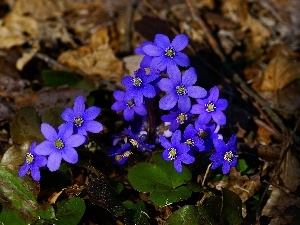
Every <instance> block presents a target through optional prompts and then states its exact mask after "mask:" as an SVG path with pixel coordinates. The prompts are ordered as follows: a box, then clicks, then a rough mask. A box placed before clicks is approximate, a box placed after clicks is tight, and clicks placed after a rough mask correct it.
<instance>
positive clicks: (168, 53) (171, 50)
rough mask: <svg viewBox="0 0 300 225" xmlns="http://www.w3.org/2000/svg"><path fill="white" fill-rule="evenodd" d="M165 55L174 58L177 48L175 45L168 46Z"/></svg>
mask: <svg viewBox="0 0 300 225" xmlns="http://www.w3.org/2000/svg"><path fill="white" fill-rule="evenodd" d="M165 55H166V56H168V57H170V58H174V56H175V55H176V52H175V49H174V48H173V47H168V48H166V50H165Z"/></svg>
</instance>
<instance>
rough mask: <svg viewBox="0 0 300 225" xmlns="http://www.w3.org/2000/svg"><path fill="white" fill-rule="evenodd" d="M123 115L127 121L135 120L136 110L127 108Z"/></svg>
mask: <svg viewBox="0 0 300 225" xmlns="http://www.w3.org/2000/svg"><path fill="white" fill-rule="evenodd" d="M123 115H124V119H125V120H126V121H130V120H132V119H133V116H134V110H133V109H131V108H126V109H125V110H124V112H123Z"/></svg>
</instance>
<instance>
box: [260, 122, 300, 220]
mask: <svg viewBox="0 0 300 225" xmlns="http://www.w3.org/2000/svg"><path fill="white" fill-rule="evenodd" d="M299 123H300V119H298V121H297V123H296V125H295V127H294V129H293V131H292V133H291V134H290V137H289V140H288V141H287V143H286V145H285V147H284V149H283V151H282V154H281V156H280V159H279V162H278V164H277V165H276V167H275V168H274V173H273V176H272V177H271V179H270V181H269V183H268V184H267V186H266V188H265V190H264V192H263V194H262V196H261V199H260V204H259V206H258V209H257V210H256V223H257V224H259V219H260V216H261V211H262V202H263V200H264V197H265V195H266V194H267V192H268V189H269V186H270V184H272V183H273V182H274V180H275V178H276V177H277V173H278V171H279V169H280V167H281V164H282V162H283V160H284V159H285V156H286V154H287V152H288V150H289V149H290V146H291V143H292V141H293V139H294V134H295V133H296V131H297V129H298V126H299Z"/></svg>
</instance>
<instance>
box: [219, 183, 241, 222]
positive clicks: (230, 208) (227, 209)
mask: <svg viewBox="0 0 300 225" xmlns="http://www.w3.org/2000/svg"><path fill="white" fill-rule="evenodd" d="M222 195H223V206H222V214H221V218H222V222H223V224H225V225H239V224H241V223H242V200H241V199H240V197H239V196H238V195H237V194H235V193H234V192H232V191H230V190H228V189H225V188H224V189H222Z"/></svg>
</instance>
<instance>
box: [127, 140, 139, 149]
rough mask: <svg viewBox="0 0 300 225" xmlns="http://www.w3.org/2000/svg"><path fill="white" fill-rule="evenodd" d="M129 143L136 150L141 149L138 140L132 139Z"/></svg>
mask: <svg viewBox="0 0 300 225" xmlns="http://www.w3.org/2000/svg"><path fill="white" fill-rule="evenodd" d="M129 142H130V143H131V144H132V146H133V147H135V148H138V147H139V142H138V141H137V140H135V139H133V138H130V139H129Z"/></svg>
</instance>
